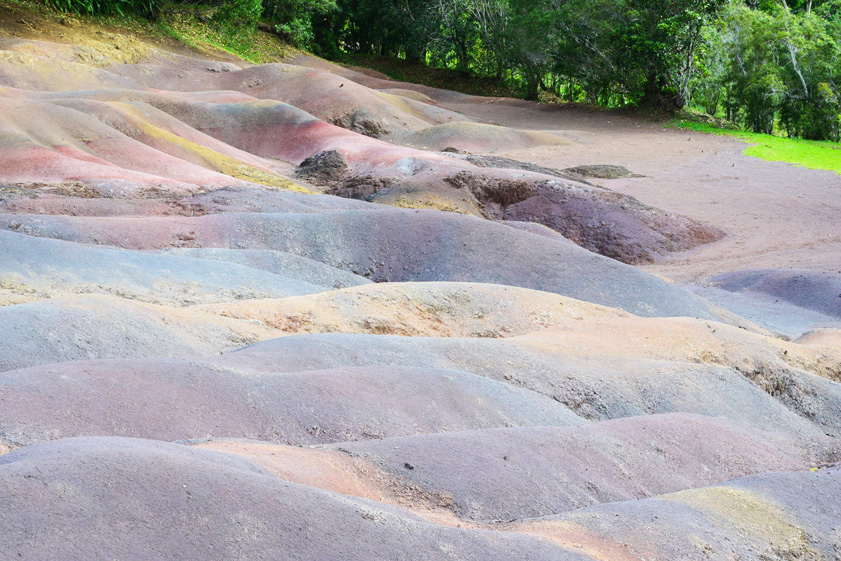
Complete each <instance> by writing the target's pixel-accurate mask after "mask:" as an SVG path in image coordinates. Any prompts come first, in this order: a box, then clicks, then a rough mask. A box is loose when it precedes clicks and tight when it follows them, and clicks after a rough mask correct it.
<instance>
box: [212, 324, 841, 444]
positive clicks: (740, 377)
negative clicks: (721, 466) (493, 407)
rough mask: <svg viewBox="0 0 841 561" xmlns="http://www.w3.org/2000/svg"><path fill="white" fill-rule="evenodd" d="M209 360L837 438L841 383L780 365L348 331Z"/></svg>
mask: <svg viewBox="0 0 841 561" xmlns="http://www.w3.org/2000/svg"><path fill="white" fill-rule="evenodd" d="M212 362H213V363H216V364H219V365H223V366H226V367H230V368H245V369H252V370H257V371H263V372H296V371H304V370H310V369H324V368H337V367H347V366H368V365H375V364H379V365H400V366H414V367H423V368H429V367H432V368H444V369H455V370H465V371H468V372H472V373H474V374H478V375H481V376H485V377H488V378H492V379H495V380H498V381H501V382H507V383H511V384H516V385H519V386H522V387H525V388H529V389H531V390H533V391H537V392H539V393H542V394H544V395H546V396H549V397H552V398H553V399H555V400H557V401H559V402H560V403H563V404H564V405H566V406H567V407H569V408H570V409H572V410H573V411H575V412H576V413H577V414H578V415H580V416H582V417H584V418H586V419H589V420H607V419H615V418H619V417H631V416H637V415H647V414H652V413H672V412H684V413H698V414H702V415H709V416H715V417H724V418H726V419H730V420H733V421H736V422H739V423H741V424H744V425H747V426H751V427H754V428H758V429H761V430H770V431H779V432H783V433H787V434H792V435H795V434H802V435H804V437H805V436H806V435H811V436H815V435H820V436H823V435H824V434H825V433H828V434H832V435H835V436H838V435H839V434H841V414H839V413H840V412H841V384H839V383H837V382H832V381H830V380H827V379H825V378H822V377H819V376H816V375H814V374H811V373H808V372H805V371H802V370H798V369H794V368H784V367H782V366H769V367H767V369H764V370H760V371H757V372H756V373H755V374H756V375H755V377H754V379H753V380H752V379H750V378H749V377H748V375H749V374H751V373H750V372H745V373H742V372H740V371H738V370H736V369H734V368H726V367H723V366H718V365H713V364H697V363H692V362H670V361H660V360H645V359H638V360H609V359H598V360H586V359H582V358H579V357H576V356H575V355H574V354H570V353H567V352H565V351H564V349H563V347H559V348H558V349H556V350H553V349H544V350H541V349H535V348H532V347H530V346H529V345H527V344H525V345H524V344H522V343H520V342H519V341H518V338H512V339H457V338H435V337H425V338H422V339H417V338H408V337H396V336H384V335H351V334H321V335H294V336H290V337H282V338H279V339H273V340H270V341H264V342H262V343H257V344H255V345H252V346H250V347H246V348H244V349H241V350H238V351H234V352H231V353H226V354H224V355H221V356H220V357H218V358H214V359H212Z"/></svg>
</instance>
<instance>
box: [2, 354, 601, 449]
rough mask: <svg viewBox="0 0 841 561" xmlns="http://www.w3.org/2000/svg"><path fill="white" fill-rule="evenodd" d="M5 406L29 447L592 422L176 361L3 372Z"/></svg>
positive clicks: (399, 377)
mask: <svg viewBox="0 0 841 561" xmlns="http://www.w3.org/2000/svg"><path fill="white" fill-rule="evenodd" d="M0 404H2V408H0V436H2V435H5V436H3V438H4V439H5V440H7V441H11V442H17V443H19V444H33V443H36V442H42V441H44V440H49V439H55V438H62V437H70V436H81V435H87V434H100V435H109V436H132V437H141V438H153V439H158V440H188V439H195V438H209V437H216V438H250V439H257V440H264V441H270V442H277V443H285V444H296V445H301V444H318V443H330V442H343V441H347V440H358V439H369V438H383V437H387V436H400V435H414V434H424V433H433V432H441V431H453V430H468V429H480V428H492V427H504V426H533V425H578V424H583V423H585V421H584V419H581V418H580V417H578V416H576V415H575V414H573V413H572V412H571V411H570V410H569V409H567V408H566V407H564V406H563V405H561V404H560V403H558V402H557V401H554V400H552V399H549V398H548V397H545V396H542V395H540V394H537V393H535V392H531V391H529V390H525V389H521V388H515V387H512V386H510V385H508V384H503V383H500V382H495V381H492V380H488V379H486V378H482V377H480V376H475V375H473V374H468V373H466V372H457V371H453V370H434V369H430V368H401V367H386V366H373V367H360V368H342V369H333V370H325V371H310V372H302V373H288V374H260V373H256V372H247V371H238V370H236V369H233V370H230V371H229V370H225V369H220V368H218V367H217V368H212V367H206V366H205V367H202V366H198V365H196V364H193V363H191V362H186V361H175V360H161V361H156V360H103V361H89V362H81V361H80V362H70V363H62V364H53V365H47V366H41V367H36V368H29V369H25V370H17V371H13V372H4V373H0Z"/></svg>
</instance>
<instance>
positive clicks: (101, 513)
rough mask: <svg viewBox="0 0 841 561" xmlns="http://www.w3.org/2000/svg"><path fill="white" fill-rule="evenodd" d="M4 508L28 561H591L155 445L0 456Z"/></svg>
mask: <svg viewBox="0 0 841 561" xmlns="http://www.w3.org/2000/svg"><path fill="white" fill-rule="evenodd" d="M0 503H2V505H3V508H2V509H0V528H3V532H0V552H3V553H2V555H3V556H4V557H5V558H7V559H20V560H23V561H42V560H44V559H61V560H62V561H90V560H94V559H95V560H100V559H102V560H105V559H123V560H125V561H148V560H149V559H158V560H161V561H165V560H183V559H250V560H266V561H268V560H270V559H291V558H294V559H300V560H312V561H330V560H336V561H338V560H340V559H344V560H359V561H362V560H365V559H394V560H409V559H419V558H420V559H429V560H438V559H440V560H442V561H443V560H449V559H453V557H454V556H455V557H456V558H458V559H465V560H475V561H493V560H499V561H503V560H505V561H517V560H523V561H525V560H527V559H528V560H533V561H542V560H547V561H549V560H553V561H561V560H566V559H569V560H575V559H584V557H583V556H579V555H576V554H574V553H569V552H565V551H564V550H562V549H560V548H558V547H555V546H553V545H551V544H549V543H547V542H544V541H542V540H538V539H535V538H531V537H527V536H522V535H518V534H511V533H505V532H487V531H476V530H460V529H453V528H443V527H440V526H435V525H433V524H430V523H428V522H424V521H422V520H421V519H419V518H416V517H414V516H412V515H410V514H408V513H406V512H405V511H402V510H400V509H397V508H393V507H387V506H383V505H380V504H377V503H372V502H370V501H365V500H362V499H354V498H350V497H347V496H342V495H337V494H334V493H330V492H326V491H322V490H319V489H314V488H311V487H305V486H302V485H297V484H294V483H288V482H285V481H282V480H280V479H277V478H275V477H274V476H272V475H269V474H268V473H266V472H264V471H263V470H261V469H259V468H257V467H256V466H254V464H251V463H250V462H247V461H245V460H242V459H239V458H236V457H233V456H230V455H227V454H220V453H216V452H210V451H206V450H197V449H190V448H187V447H185V446H181V445H177V444H164V443H159V442H154V441H148V440H134V439H124V438H77V439H70V440H62V441H58V442H54V443H50V444H45V445H40V446H33V447H28V448H25V449H22V450H18V451H16V452H12V453H9V454H6V455H4V456H0Z"/></svg>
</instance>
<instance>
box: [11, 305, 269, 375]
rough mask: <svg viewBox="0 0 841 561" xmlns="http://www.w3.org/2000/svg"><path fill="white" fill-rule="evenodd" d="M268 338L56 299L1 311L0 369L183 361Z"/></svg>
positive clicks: (146, 310)
mask: <svg viewBox="0 0 841 561" xmlns="http://www.w3.org/2000/svg"><path fill="white" fill-rule="evenodd" d="M58 326H61V327H62V328H61V329H57V327H58ZM270 336H271V332H270V331H269V330H267V329H265V328H261V327H260V326H259V325H254V324H249V323H247V322H240V321H237V320H229V319H227V318H220V317H218V316H208V317H202V314H197V313H195V312H187V311H179V310H175V309H171V308H159V307H157V306H154V305H152V304H141V303H139V302H132V301H130V300H125V299H122V298H116V297H114V296H106V295H84V296H74V297H66V298H54V299H50V300H44V301H37V302H29V303H25V304H20V305H17V306H5V307H0V338H2V339H3V349H2V351H0V370H13V369H16V368H25V367H27V366H35V365H38V364H47V363H51V362H62V361H68V360H88V359H93V358H122V357H156V358H158V357H160V358H163V357H178V358H186V357H190V356H196V355H208V354H217V353H220V352H222V351H226V350H232V349H236V348H238V347H241V346H243V345H247V344H248V343H253V342H256V341H259V340H262V339H266V338H268V337H270Z"/></svg>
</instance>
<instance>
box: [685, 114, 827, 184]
mask: <svg viewBox="0 0 841 561" xmlns="http://www.w3.org/2000/svg"><path fill="white" fill-rule="evenodd" d="M671 125H672V126H676V127H679V128H682V129H689V130H694V131H698V132H705V133H710V134H722V135H727V136H732V137H734V138H738V139H740V140H744V141H745V142H747V143H749V144H751V146H749V147H748V148H746V149H745V151H744V154H745V155H747V156H753V157H756V158H760V159H762V160H767V161H770V162H786V163H789V164H794V165H797V166H802V167H805V168H809V169H823V170H828V171H834V172H835V173H837V174H839V175H841V143H839V142H828V141H816V140H803V139H799V138H785V137H781V136H774V135H770V134H759V133H753V132H745V131H740V130H733V129H725V128H722V127H720V126H716V125H712V124H708V123H700V122H697V121H694V120H686V119H684V120H679V121H674V122H672V123H671Z"/></svg>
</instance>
